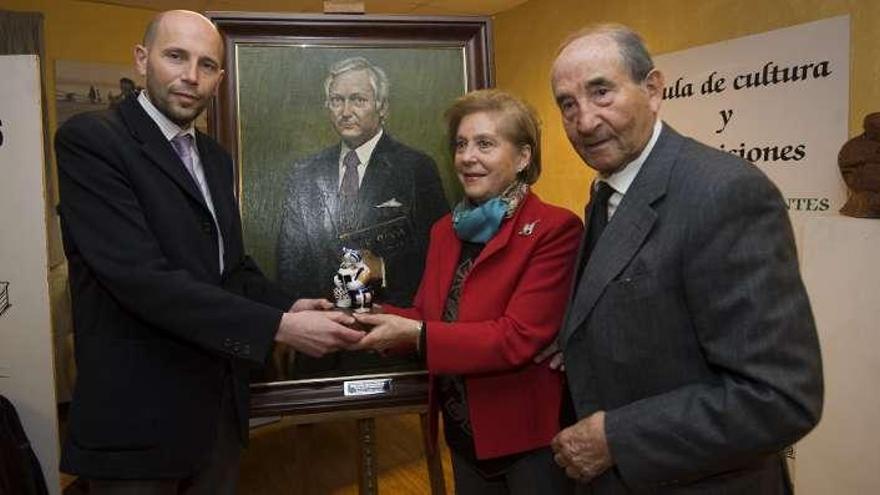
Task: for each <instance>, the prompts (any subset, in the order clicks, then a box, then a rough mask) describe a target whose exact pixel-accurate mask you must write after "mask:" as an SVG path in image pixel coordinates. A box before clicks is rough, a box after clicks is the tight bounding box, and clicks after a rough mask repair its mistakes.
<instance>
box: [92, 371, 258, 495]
mask: <svg viewBox="0 0 880 495" xmlns="http://www.w3.org/2000/svg"><path fill="white" fill-rule="evenodd" d="M225 388H226V392H224V394H223V400H222V402H221V406H220V417H219V420H218V421H217V441H216V443H215V444H214V446H213V448H212V449H211V452H210V454H209V457H210V458H209V459H208V463H207V464H206V465H205V466H204V467H203V468H202V469H200V470H199V471H198V472H196V473H195V474H194V475H193V476H191V477H189V478H185V479H179V480H175V479H170V480H167V479H162V480H115V479H101V480H96V479H93V480H89V495H235V494H236V493H237V491H238V475H239V463H240V460H241V438H240V436H239V433H238V423H237V421H236V413H235V404H234V403H233V400H232V384H231V381H230V382H229V383H228V384H227V386H226V387H225Z"/></svg>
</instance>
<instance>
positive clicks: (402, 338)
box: [350, 314, 422, 354]
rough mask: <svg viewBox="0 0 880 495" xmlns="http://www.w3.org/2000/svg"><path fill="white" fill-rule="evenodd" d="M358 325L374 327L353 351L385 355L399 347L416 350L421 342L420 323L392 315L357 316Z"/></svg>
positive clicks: (353, 347)
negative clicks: (371, 351) (374, 352)
mask: <svg viewBox="0 0 880 495" xmlns="http://www.w3.org/2000/svg"><path fill="white" fill-rule="evenodd" d="M354 317H355V319H356V320H357V322H358V323H362V324H364V325H367V326H371V327H373V328H372V329H371V330H370V331H369V333H367V335H365V336H364V338H362V339H361V340H360V342H358V343H357V344H355V345H354V346H352V347H350V349H353V350H364V349H369V350H373V351H376V352H378V353H379V354H385V353H386V352H387V351H389V350H391V349H395V348H398V347H411V348H413V349H414V348H415V347H416V344H417V343H418V340H419V328H420V327H421V326H422V325H421V322H420V321H417V320H410V319H409V318H404V317H402V316H397V315H390V314H355V315H354Z"/></svg>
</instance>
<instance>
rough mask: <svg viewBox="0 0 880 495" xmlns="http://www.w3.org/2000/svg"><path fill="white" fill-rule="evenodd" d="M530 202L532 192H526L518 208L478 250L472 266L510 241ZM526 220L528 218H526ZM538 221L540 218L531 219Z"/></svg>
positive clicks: (490, 255)
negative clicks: (483, 246)
mask: <svg viewBox="0 0 880 495" xmlns="http://www.w3.org/2000/svg"><path fill="white" fill-rule="evenodd" d="M531 202H532V193H531V192H530V193H528V194H527V195H526V197H525V198H523V202H522V204H521V205H519V208H517V209H516V211H515V212H514V213H513V216H512V217H510V218H509V219H507V220H505V221H503V222H502V224H501V229H500V230H498V233H497V234H495V235H494V236H493V237H492V239H490V240H489V242H488V243H487V244H486V247H485V248H483V251H481V252H480V255H479V256H477V259H476V261H475V262H474V267H476V266H477V265H478V264H480V263H482V262H484V261H485V260H487V259H489V258H490V257H492V256H493V255H494V254H495V253H497V252H498V251H501V250H502V249H504V247H505V246H507V243H508V242H510V237H511V236H512V235H513V231H514V228H515V227H516V225H518V224H519V219H520V217H521V216H522V215H523V211H525V210H526V209H527V208H529V203H531ZM526 220H527V221H528V220H529V219H526ZM532 220H533V221H534V220H537V221H540V219H537V218H536V219H532Z"/></svg>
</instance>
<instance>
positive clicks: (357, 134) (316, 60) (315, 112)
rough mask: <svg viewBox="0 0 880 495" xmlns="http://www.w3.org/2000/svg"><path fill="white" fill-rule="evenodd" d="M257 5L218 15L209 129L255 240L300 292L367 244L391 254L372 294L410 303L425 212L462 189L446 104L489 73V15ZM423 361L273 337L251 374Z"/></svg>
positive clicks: (334, 373)
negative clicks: (337, 12)
mask: <svg viewBox="0 0 880 495" xmlns="http://www.w3.org/2000/svg"><path fill="white" fill-rule="evenodd" d="M209 15H211V14H209ZM263 16H264V15H263V14H252V15H246V16H241V17H235V14H228V15H226V14H223V13H220V14H218V15H214V16H212V18H213V20H215V22H217V24H218V27H219V28H220V30H221V33H223V34H224V36H225V39H226V53H227V56H226V64H225V66H226V68H227V77H226V80H225V82H224V87H223V88H221V94H220V97H219V98H218V101H217V104H216V105H215V107H214V108H213V113H212V115H213V120H214V123H216V125H215V126H213V131H214V132H215V135H216V136H217V137H218V138H219V140H220V141H221V142H222V143H223V144H224V145H226V146H227V148H228V149H230V151H231V152H232V153H233V155H234V157H235V159H236V165H237V178H238V188H239V190H238V194H239V202H240V207H241V216H242V226H243V231H244V240H245V247H246V250H247V251H248V253H249V254H250V255H251V256H252V257H253V258H254V259H255V260H256V262H257V264H258V265H259V266H260V267H261V268H262V269H263V271H264V272H265V273H266V275H267V276H269V277H270V278H273V279H274V280H276V281H277V282H278V283H279V284H280V285H281V286H282V287H284V288H285V289H287V290H289V291H290V292H291V294H293V295H296V296H297V297H327V298H328V299H329V298H332V288H333V283H332V282H333V276H334V274H335V273H336V271H337V269H338V267H339V262H340V260H341V255H342V249H343V248H354V249H368V250H370V251H371V252H373V254H376V255H378V256H380V257H381V258H382V259H383V260H384V262H385V269H384V277H383V279H384V286H382V287H379V288H378V289H377V291H376V296H375V299H376V302H378V303H379V304H393V305H396V306H409V305H410V304H411V303H412V298H413V296H414V295H415V292H416V290H417V287H418V283H419V281H420V279H421V274H422V270H423V268H424V257H425V253H426V250H427V243H428V235H429V231H430V227H431V225H433V223H434V222H435V221H436V220H437V219H439V218H440V217H442V216H443V215H445V214H446V213H447V212H448V211H449V210H450V208H451V207H452V206H453V205H454V204H455V202H456V201H458V200H459V198H460V197H461V188H460V185H459V184H458V180H457V178H456V177H455V173H454V170H453V168H452V157H451V149H450V145H449V139H448V137H447V135H446V128H445V122H444V117H443V113H444V111H445V109H446V108H447V107H448V106H449V105H450V104H451V103H452V101H453V100H454V99H455V98H457V97H458V96H461V95H463V94H464V93H466V92H467V91H470V90H473V89H478V88H481V87H487V86H489V85H490V79H491V78H490V70H489V69H490V65H491V62H490V60H491V58H490V57H489V54H488V43H489V41H488V40H489V39H490V34H489V32H488V20H487V19H483V18H479V19H467V20H465V19H460V18H459V19H454V20H450V19H446V18H408V17H404V16H398V17H392V16H387V17H383V18H377V17H373V16H280V17H277V16H276V17H273V16H272V15H271V14H266V15H265V18H264V17H263ZM331 26H332V28H331ZM365 150H366V151H365ZM352 155H356V156H352ZM350 158H353V159H354V162H353V163H348V160H349V159H350ZM349 166H351V170H354V169H355V168H356V169H357V170H358V172H357V173H356V174H355V173H352V176H351V177H353V178H352V179H351V180H353V181H354V182H355V183H356V184H357V185H353V186H352V185H351V183H350V182H347V181H349V177H347V173H348V172H349V168H350V167H349ZM347 184H348V185H347ZM349 186H351V188H353V191H352V190H351V188H350V187H349ZM352 199H354V200H352ZM421 369H422V366H421V364H420V363H419V362H418V361H417V360H416V359H415V358H414V357H408V356H396V357H389V356H378V355H375V354H371V353H367V352H357V353H356V352H347V351H343V352H339V353H336V354H333V355H330V356H326V357H324V358H321V359H315V358H309V357H308V356H304V355H298V354H297V353H295V352H292V351H290V350H288V349H278V350H277V352H276V354H275V356H273V360H272V363H271V366H270V367H269V368H268V369H267V370H266V371H265V372H263V373H260V374H258V376H256V377H255V379H256V381H263V382H273V383H277V382H288V381H294V382H302V381H309V380H312V381H313V380H314V379H321V380H326V379H328V378H342V377H358V376H368V375H369V376H375V375H377V374H384V375H394V374H408V373H413V372H416V371H418V370H421ZM392 388H393V387H392ZM340 389H341V385H340Z"/></svg>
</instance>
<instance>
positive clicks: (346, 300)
mask: <svg viewBox="0 0 880 495" xmlns="http://www.w3.org/2000/svg"><path fill="white" fill-rule="evenodd" d="M377 265H378V266H377ZM382 267H383V265H382V261H381V259H379V258H376V257H375V256H373V255H372V253H370V252H369V251H367V250H357V249H349V248H342V261H341V263H340V264H339V270H337V271H336V275H334V276H333V298H334V299H335V301H336V307H337V308H343V309H350V310H352V311H354V312H355V313H369V312H370V308H372V307H373V286H372V283H373V282H374V281H376V280H381V279H383V278H384V277H383V274H382V271H383V270H382Z"/></svg>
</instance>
